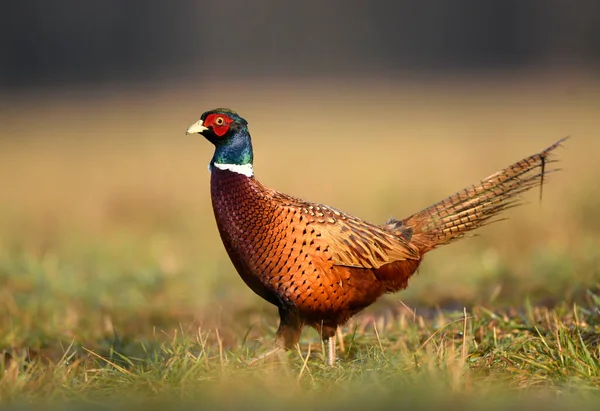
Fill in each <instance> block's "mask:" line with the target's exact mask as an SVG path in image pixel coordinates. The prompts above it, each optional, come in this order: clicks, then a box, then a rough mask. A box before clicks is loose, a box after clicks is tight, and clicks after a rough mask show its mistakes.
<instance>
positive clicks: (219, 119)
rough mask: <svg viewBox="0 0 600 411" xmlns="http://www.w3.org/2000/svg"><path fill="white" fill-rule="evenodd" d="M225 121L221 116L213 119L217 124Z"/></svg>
mask: <svg viewBox="0 0 600 411" xmlns="http://www.w3.org/2000/svg"><path fill="white" fill-rule="evenodd" d="M224 123H225V120H223V117H217V119H216V120H215V124H216V125H217V126H222V125H223V124H224Z"/></svg>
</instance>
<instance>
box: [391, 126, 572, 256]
mask: <svg viewBox="0 0 600 411" xmlns="http://www.w3.org/2000/svg"><path fill="white" fill-rule="evenodd" d="M567 138H568V137H565V138H563V139H561V140H559V141H557V142H556V143H554V144H553V145H551V146H550V147H548V148H547V149H545V150H544V151H542V152H540V153H538V154H534V155H532V156H530V157H527V158H525V159H523V160H521V161H518V162H516V163H515V164H513V165H511V166H509V167H507V168H505V169H504V170H502V171H499V172H497V173H495V174H493V175H491V176H489V177H487V178H486V179H484V180H482V181H481V182H480V183H479V184H475V185H473V186H471V187H468V188H466V189H464V190H462V191H459V192H458V193H456V194H454V195H452V196H450V197H448V198H446V199H444V200H442V201H440V202H438V203H436V204H434V205H432V206H430V207H428V208H426V209H424V210H422V211H420V212H418V213H416V214H414V215H412V216H410V217H408V218H406V219H405V220H403V221H402V224H401V225H402V226H404V228H410V229H412V239H411V242H412V243H414V244H415V245H417V247H419V249H420V251H421V253H425V252H427V251H429V250H431V249H433V248H435V247H438V246H440V245H444V244H448V243H449V242H451V241H453V240H456V239H458V238H460V237H462V236H463V235H464V234H465V233H467V232H468V231H471V230H474V229H476V228H478V227H482V226H484V225H487V224H490V223H492V222H495V221H499V220H501V219H492V218H493V217H495V216H497V215H498V214H499V213H500V212H501V211H504V210H506V209H509V208H512V207H516V206H518V205H520V204H522V202H523V201H522V199H521V198H520V197H519V194H521V193H523V192H525V191H527V190H530V189H531V188H534V187H537V186H540V197H541V195H542V187H543V184H544V177H545V176H546V175H547V174H548V173H551V172H553V171H558V169H556V168H554V169H547V168H546V166H547V165H548V164H549V163H553V162H555V161H557V160H552V159H550V158H549V154H550V153H551V152H552V151H553V150H554V149H556V148H557V147H559V146H560V145H561V143H563V142H564V141H565V140H566V139H567Z"/></svg>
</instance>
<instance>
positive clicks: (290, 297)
mask: <svg viewBox="0 0 600 411" xmlns="http://www.w3.org/2000/svg"><path fill="white" fill-rule="evenodd" d="M192 133H197V134H201V135H203V136H204V137H205V138H206V139H207V140H208V141H210V142H211V143H213V144H214V145H215V152H214V155H213V157H212V160H211V161H210V165H209V169H210V170H211V182H210V186H211V198H212V204H213V210H214V214H215V218H216V222H217V226H218V229H219V233H220V235H221V239H222V240H223V244H224V245H225V249H226V250H227V253H228V254H229V257H230V259H231V261H232V262H233V265H234V266H235V268H236V270H237V271H238V273H239V275H240V276H241V277H242V280H244V282H245V283H246V284H247V285H248V287H250V288H251V289H252V291H254V292H255V293H256V294H258V295H259V296H261V297H262V298H264V299H265V300H267V301H268V302H270V303H271V304H273V305H275V306H277V307H278V309H279V317H280V324H279V329H278V330H277V343H278V345H277V347H278V348H276V349H275V350H274V351H276V350H278V349H281V348H286V349H291V348H293V347H295V345H296V344H297V343H298V340H299V338H300V333H301V331H302V328H303V327H304V326H305V325H308V326H312V327H314V328H315V329H316V330H317V331H318V332H319V334H320V335H321V336H322V338H323V340H324V342H325V343H326V345H327V362H328V364H329V365H333V364H334V361H335V334H336V330H337V327H338V326H340V325H342V324H344V323H345V322H346V321H347V320H348V319H349V318H350V317H351V316H353V315H354V314H356V313H357V312H359V311H361V310H362V309H363V308H365V307H367V306H368V305H370V304H372V303H373V302H375V300H377V299H378V298H379V297H380V296H381V295H382V294H384V293H390V292H395V291H398V290H401V289H404V288H406V286H407V285H408V279H409V278H410V277H411V276H412V274H413V273H414V272H415V270H416V269H417V267H418V266H419V264H420V262H421V260H422V259H423V256H424V255H425V253H427V252H428V251H430V250H432V249H434V248H436V247H439V246H441V245H444V244H448V243H449V242H450V241H452V240H455V239H457V238H459V237H461V236H462V235H463V234H465V233H466V232H467V231H470V230H473V229H475V228H477V227H481V226H483V225H485V224H487V223H489V222H491V221H492V220H491V219H492V217H494V216H496V215H497V214H498V213H500V212H501V211H503V210H506V209H507V208H510V207H513V206H516V205H518V204H519V199H518V197H517V196H518V195H519V194H521V193H523V192H524V191H527V190H529V189H531V188H533V187H536V186H540V185H541V184H543V180H544V176H545V175H546V174H547V173H548V172H549V171H551V170H546V169H545V165H546V164H547V163H548V162H549V161H550V160H549V158H548V155H549V154H550V152H551V151H552V150H554V149H555V148H556V147H558V146H559V145H560V143H561V142H562V141H563V140H564V139H563V140H560V141H558V142H557V143H555V144H553V145H551V146H550V147H548V148H547V149H545V150H544V151H542V152H540V153H538V154H534V155H532V156H530V157H527V158H525V159H523V160H521V161H519V162H517V163H515V164H513V165H511V166H509V167H507V168H505V169H504V170H502V171H499V172H497V173H495V174H493V175H491V176H489V177H487V178H486V179H484V180H482V181H481V182H480V183H477V184H475V185H473V186H471V187H468V188H466V189H464V190H462V191H459V192H458V193H456V194H454V195H452V196H450V197H448V198H446V199H444V200H442V201H440V202H438V203H436V204H434V205H432V206H430V207H428V208H426V209H424V210H422V211H419V212H418V213H416V214H413V215H412V216H410V217H408V218H405V219H403V220H396V219H391V220H389V221H388V222H386V223H385V224H382V225H376V224H371V223H369V222H366V221H363V220H361V219H359V218H356V217H353V216H351V215H349V214H346V213H344V212H342V211H339V210H336V209H335V208H332V207H329V206H326V205H322V204H316V203H311V202H308V201H304V200H300V199H298V198H295V197H292V196H289V195H287V194H283V193H280V192H278V191H275V190H273V189H270V188H268V187H265V186H264V185H263V184H261V183H260V182H259V181H258V180H257V179H256V178H255V177H254V172H253V168H252V164H253V154H252V143H251V139H250V133H249V131H248V123H247V122H246V120H244V119H243V118H242V117H240V116H239V115H238V114H237V113H235V112H234V111H231V110H229V109H224V108H220V109H215V110H211V111H207V112H206V113H204V114H202V116H201V117H200V120H199V121H198V122H196V123H194V124H192V125H191V126H190V127H189V128H188V130H187V133H186V134H192Z"/></svg>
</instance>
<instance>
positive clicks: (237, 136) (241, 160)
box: [186, 108, 254, 177]
mask: <svg viewBox="0 0 600 411" xmlns="http://www.w3.org/2000/svg"><path fill="white" fill-rule="evenodd" d="M186 134H201V135H203V136H204V137H205V138H206V139H207V140H208V141H210V142H211V143H213V144H214V145H215V154H214V155H213V158H212V160H211V161H210V165H209V168H211V169H212V167H217V168H219V169H221V170H231V171H236V172H238V173H241V174H245V175H246V176H248V177H251V176H252V175H253V174H254V173H253V171H252V161H253V159H254V157H253V154H252V140H251V138H250V132H249V131H248V122H247V121H246V120H244V119H243V118H242V117H240V116H239V115H238V114H237V113H236V112H235V111H233V110H229V109H226V108H217V109H214V110H210V111H207V112H206V113H204V114H202V116H201V117H200V120H198V121H197V122H195V123H194V124H192V125H191V126H190V127H189V128H188V129H187V132H186Z"/></svg>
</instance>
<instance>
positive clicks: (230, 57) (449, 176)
mask: <svg viewBox="0 0 600 411" xmlns="http://www.w3.org/2000/svg"><path fill="white" fill-rule="evenodd" d="M0 23H1V24H0V50H2V58H1V62H0V87H2V89H1V91H2V92H1V93H0V137H1V138H0V187H1V189H0V252H3V253H4V255H5V257H6V258H12V256H13V255H15V254H14V250H17V249H18V250H22V249H23V250H25V251H26V252H27V253H29V254H31V255H34V256H38V257H39V258H46V256H49V255H50V256H55V257H56V259H57V261H62V262H64V263H65V264H66V263H69V262H71V261H76V260H77V259H78V258H79V259H82V260H84V261H87V262H86V263H85V264H84V263H81V264H82V265H84V266H86V267H87V266H89V270H88V271H89V273H90V274H89V276H90V278H96V279H98V278H99V279H100V280H98V281H100V284H103V282H104V283H105V282H106V278H104V277H101V276H99V275H97V272H96V271H101V272H103V273H104V272H106V270H104V268H98V267H99V266H98V264H97V262H96V260H93V261H92V262H89V261H88V260H86V259H87V258H96V257H90V256H95V255H96V254H95V253H97V252H98V251H97V250H103V249H108V250H109V251H106V253H105V255H104V257H106V258H105V259H104V260H103V261H106V264H113V262H114V264H115V266H116V267H117V268H116V269H115V270H114V271H113V273H114V275H115V276H116V278H121V277H120V276H122V275H123V272H124V269H123V268H122V267H123V266H125V267H130V266H131V267H133V268H131V269H130V272H131V273H135V275H138V274H139V273H140V272H143V270H142V269H140V267H139V266H140V265H143V264H148V265H149V266H151V267H155V266H158V267H159V271H158V273H157V274H156V276H157V278H161V279H163V278H172V279H173V281H172V282H170V283H169V284H173V287H176V288H177V289H178V290H179V291H178V292H177V293H174V294H173V298H172V300H169V299H168V298H167V300H166V301H167V302H165V304H166V305H169V306H173V305H176V304H179V303H182V301H184V297H182V296H184V295H187V296H188V297H187V298H188V299H189V301H192V302H193V304H198V303H200V304H203V301H204V303H206V302H208V301H210V300H211V299H214V298H217V299H219V300H226V299H229V300H231V301H233V300H236V301H238V300H237V299H236V296H237V295H238V294H239V295H243V296H244V297H247V298H248V299H249V300H250V301H253V302H256V301H258V300H257V299H253V296H252V295H251V293H250V292H249V291H248V290H247V289H246V288H245V286H244V285H243V284H242V282H241V281H239V280H238V279H237V276H236V274H235V273H234V272H233V268H232V267H231V265H230V263H229V261H228V259H227V256H226V255H225V252H224V250H223V247H222V245H221V244H220V240H219V238H218V234H217V231H216V227H215V224H214V221H213V216H212V211H211V208H210V199H209V197H208V175H207V171H206V164H207V163H208V161H209V160H210V157H211V155H212V147H211V146H210V145H209V144H208V143H207V142H205V141H203V139H201V138H192V137H190V136H188V137H186V136H185V135H184V134H185V130H186V128H187V127H188V126H189V124H191V123H192V122H194V121H196V120H197V118H198V117H199V116H200V114H201V113H202V112H203V111H205V110H208V109H211V108H214V107H218V106H226V107H231V108H232V109H235V110H237V111H239V112H240V114H241V115H242V116H244V117H245V118H247V119H248V120H249V123H250V127H251V133H252V135H253V140H254V144H255V154H256V155H255V160H256V167H255V168H256V171H257V177H258V178H260V179H261V180H262V181H263V182H264V183H266V184H267V185H270V186H272V187H274V188H276V189H279V190H282V191H285V192H288V193H290V194H294V195H297V196H300V197H303V198H306V199H308V200H312V201H317V202H323V203H325V204H330V205H332V206H335V207H337V208H340V209H342V210H345V211H347V212H350V213H352V214H355V215H358V216H359V217H362V218H365V219H367V220H370V221H374V222H377V221H381V222H382V221H385V220H386V219H387V218H389V217H390V216H392V215H393V216H396V217H399V218H401V217H405V216H407V215H409V214H410V213H412V212H414V211H416V210H418V209H420V208H423V207H425V206H427V205H429V204H431V203H432V202H434V201H437V200H439V199H441V198H442V197H444V196H446V195H448V194H451V193H453V192H455V191H456V190H458V189H460V188H462V187H464V186H466V185H468V184H471V183H473V182H475V181H477V180H479V179H481V178H483V177H485V176H486V175H489V174H491V173H492V172H494V171H496V170H498V169H500V168H502V167H504V166H507V165H508V164H510V163H511V162H513V161H516V160H519V159H521V158H523V157H525V156H526V155H529V154H531V153H533V152H536V151H539V150H541V149H543V148H544V147H546V146H548V145H549V144H551V143H553V142H554V141H556V140H558V139H559V138H561V137H563V136H565V135H572V136H573V138H572V139H571V140H569V141H568V142H567V144H566V149H564V150H563V149H561V150H558V153H557V154H558V155H559V157H560V158H561V159H562V163H561V166H562V167H564V171H563V172H562V173H560V174H557V175H554V176H552V177H551V179H550V180H551V182H550V184H549V185H548V186H547V188H546V189H545V195H544V200H543V203H542V205H540V204H538V202H537V196H538V194H537V193H535V194H530V195H528V197H527V199H528V200H531V201H532V202H533V203H534V204H530V205H529V206H527V207H523V208H519V209H518V210H511V212H510V213H509V214H508V215H509V216H510V218H511V221H509V222H505V223H500V224H497V225H494V226H492V227H490V228H486V229H484V230H482V232H481V234H483V235H482V236H481V237H478V238H475V239H470V240H468V241H464V242H463V243H459V244H457V245H452V246H450V247H449V248H447V249H442V250H440V251H436V253H432V256H431V257H429V258H428V259H426V262H425V264H424V265H423V267H422V272H424V273H426V274H424V275H419V276H417V279H415V280H413V282H412V283H411V287H410V288H409V290H408V291H407V293H404V294H402V295H401V296H402V298H404V296H408V298H409V299H410V298H411V296H413V297H412V298H413V299H414V300H413V301H426V302H427V303H430V302H431V301H430V300H432V299H433V300H435V301H440V299H441V298H443V297H444V296H445V297H448V298H452V299H456V300H460V301H461V303H465V302H466V301H469V298H470V299H472V300H473V301H479V300H481V299H484V300H485V299H487V298H488V297H489V295H490V293H495V291H493V290H494V289H496V285H498V284H500V287H504V288H503V289H504V290H506V291H505V294H506V295H510V294H511V291H510V290H512V289H513V288H514V287H516V286H515V284H517V282H515V278H522V279H527V281H525V280H524V282H522V283H518V284H522V285H521V287H522V289H521V291H522V293H521V294H520V295H522V294H527V293H528V292H529V291H531V290H530V289H528V288H526V287H534V288H535V287H537V286H538V285H540V287H541V289H543V290H546V291H547V288H548V287H549V286H550V285H552V284H549V283H548V281H547V280H546V278H547V277H546V276H547V272H546V271H547V270H546V268H543V269H541V272H540V273H538V274H536V272H535V267H536V266H535V264H538V263H537V262H536V261H538V260H537V259H536V258H537V257H536V256H537V255H538V254H536V252H537V253H541V255H542V256H543V258H546V256H549V257H547V258H550V259H551V258H554V257H553V256H556V255H558V256H561V258H563V257H564V259H567V257H565V256H568V257H569V258H571V259H572V260H573V261H575V262H577V264H583V265H584V266H585V267H588V266H590V267H595V266H596V265H597V264H596V263H595V262H594V261H595V260H593V261H592V262H590V260H589V258H590V257H589V256H590V255H591V254H590V253H589V252H587V251H586V250H588V249H597V248H598V244H599V240H598V238H599V233H600V219H599V218H598V210H599V209H600V184H598V181H597V176H598V175H600V162H598V160H597V157H598V153H600V141H599V140H600V139H599V137H598V134H599V133H600V82H599V78H600V77H599V76H598V69H599V68H600V67H599V65H600V2H598V1H592V0H590V1H586V0H581V1H578V2H569V1H560V0H548V1H534V0H520V1H517V0H504V1H486V2H484V1H465V0H460V1H452V2H449V1H441V0H438V1H431V2H416V1H412V2H409V1H370V2H359V1H315V0H306V1H303V2H287V1H283V2H282V1H273V0H257V1H241V0H226V1H212V2H211V1H180V2H154V1H135V0H132V1H114V0H106V1H101V2H83V1H77V0H71V1H67V0H62V1H42V0H39V1H34V0H32V1H28V2H25V1H23V2H12V3H11V4H10V5H4V7H3V12H2V13H0ZM83 245H86V247H87V248H86V247H84V246H83ZM82 247H83V248H82ZM586 247H587V248H586ZM2 250H4V251H2ZM536 250H537V251H536ZM539 250H542V251H539ZM548 250H549V251H548ZM29 254H28V255H29ZM128 256H129V257H128ZM490 256H491V257H490ZM53 258H54V257H53ZM128 258H129V259H128ZM594 258H595V257H594ZM125 260H126V261H125ZM542 260H543V259H542ZM490 261H492V263H490ZM531 261H533V262H531ZM543 261H546V260H543ZM552 261H553V260H552ZM569 261H571V260H569ZM144 262H145V263H144ZM86 264H87V265H86ZM119 264H121V266H119ZM504 264H506V265H508V266H509V268H508V269H506V270H505V269H504ZM531 264H533V265H534V266H532V265H531ZM548 264H550V265H551V266H553V267H554V266H555V265H554V263H553V262H551V263H548ZM573 264H575V263H573ZM467 266H468V267H471V268H469V269H466V268H465V267H467ZM111 267H112V265H111ZM119 267H121V268H119ZM434 267H435V268H434ZM486 267H487V268H486ZM490 267H491V268H490ZM532 267H533V268H532ZM543 267H545V266H543ZM577 267H579V266H577ZM579 268H580V267H579ZM579 268H577V270H575V269H573V270H574V271H573V272H577V275H575V274H573V272H570V271H565V270H562V269H561V270H559V271H560V273H561V275H563V274H564V275H563V277H560V278H562V280H561V281H562V282H560V281H558V280H557V281H556V282H554V283H553V284H555V288H556V289H557V290H559V291H561V290H564V288H565V287H564V284H565V283H568V284H575V288H577V289H583V288H585V287H588V286H590V284H594V283H595V282H596V281H597V278H598V275H600V274H598V272H597V267H596V268H594V269H587V268H585V269H583V268H581V269H579ZM153 269H154V268H153ZM557 270H558V269H557ZM73 272H75V273H79V274H80V275H83V274H82V273H84V272H86V271H85V270H82V269H79V268H78V269H73ZM557 272H558V271H557ZM11 273H12V271H11ZM507 273H508V274H507ZM61 275H62V274H61ZM502 276H505V277H502ZM53 278H54V277H53ZM61 278H62V277H61ZM65 278H66V279H67V280H68V281H71V277H69V276H68V275H66V274H65ZM82 278H83V277H82ZM136 278H137V277H136ZM82 281H84V280H82ZM85 281H86V284H87V281H91V280H85ZM115 281H120V280H115ZM165 281H166V280H165ZM473 282H476V283H477V284H480V285H481V287H480V286H473ZM60 284H62V283H60ZM531 284H533V285H531ZM541 284H542V285H543V286H541ZM62 287H63V286H62V285H61V286H60V287H57V288H59V289H62ZM482 287H483V289H484V290H486V292H483V293H482V292H481V289H482ZM488 288H489V289H490V290H488ZM127 289H129V290H135V289H136V287H129V288H127ZM214 290H218V292H216V294H213V291H214ZM487 291H489V293H487ZM546 291H543V292H542V293H545V292H546ZM161 292H162V289H161ZM186 293H187V294H186ZM108 294H110V293H108ZM209 294H210V297H209ZM161 295H162V294H161ZM432 296H433V297H432ZM204 297H206V298H204ZM107 298H108V299H109V301H110V297H107ZM161 298H162V297H161ZM394 298H396V297H394ZM119 301H121V300H119ZM161 301H162V300H161ZM175 301H176V302H175ZM186 301H188V300H186ZM239 301H242V300H239ZM182 304H183V303H182ZM244 304H245V303H244Z"/></svg>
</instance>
